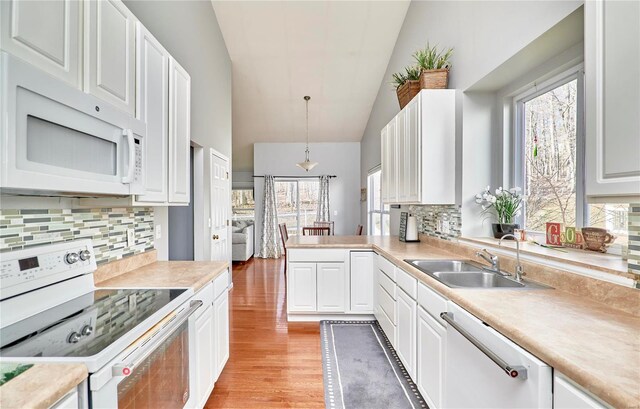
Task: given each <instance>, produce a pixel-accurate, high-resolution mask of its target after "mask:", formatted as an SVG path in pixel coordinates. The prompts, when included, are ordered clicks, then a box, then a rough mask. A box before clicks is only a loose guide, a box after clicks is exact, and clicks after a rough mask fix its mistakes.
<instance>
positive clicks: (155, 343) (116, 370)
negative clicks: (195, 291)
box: [111, 300, 203, 376]
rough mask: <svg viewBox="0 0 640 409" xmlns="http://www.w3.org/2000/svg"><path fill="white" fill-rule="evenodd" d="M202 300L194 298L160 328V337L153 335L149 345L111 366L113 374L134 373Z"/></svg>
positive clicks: (199, 305) (192, 312)
mask: <svg viewBox="0 0 640 409" xmlns="http://www.w3.org/2000/svg"><path fill="white" fill-rule="evenodd" d="M202 304H203V303H202V301H201V300H192V301H191V302H190V303H189V307H187V309H186V310H185V311H184V312H182V313H181V314H180V315H178V316H175V317H174V318H173V319H172V320H170V321H169V322H168V323H167V326H166V327H163V328H161V329H160V331H162V335H160V336H158V339H157V340H155V339H153V337H152V338H151V339H149V340H148V341H146V342H147V343H148V344H149V345H145V343H143V347H141V348H140V349H139V350H138V351H136V352H134V353H133V354H131V355H130V356H129V359H128V360H127V362H118V363H116V364H114V365H112V366H111V375H112V376H129V375H131V374H132V373H133V371H134V370H135V369H136V368H137V367H138V366H139V365H140V364H141V363H142V362H144V360H145V359H147V357H149V355H151V353H152V352H153V351H155V350H156V348H158V347H159V346H160V345H162V343H163V342H165V341H166V340H167V338H169V336H170V335H171V334H173V332H174V331H175V330H177V329H178V328H179V327H180V326H181V325H182V324H183V323H184V322H185V321H186V320H188V319H189V317H190V316H191V315H193V314H194V313H195V312H196V310H197V309H198V308H200V307H201V306H202Z"/></svg>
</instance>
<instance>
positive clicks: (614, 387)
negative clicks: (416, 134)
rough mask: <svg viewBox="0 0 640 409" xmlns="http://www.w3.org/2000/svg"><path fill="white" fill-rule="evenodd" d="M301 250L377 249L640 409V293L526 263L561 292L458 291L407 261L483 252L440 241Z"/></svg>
mask: <svg viewBox="0 0 640 409" xmlns="http://www.w3.org/2000/svg"><path fill="white" fill-rule="evenodd" d="M421 239H422V238H421ZM300 248H345V249H363V248H367V249H372V250H374V251H376V252H377V253H379V254H381V255H382V256H384V257H386V258H387V259H389V260H390V261H392V262H393V263H394V264H395V265H397V266H398V267H400V268H402V270H404V271H406V272H407V273H410V274H412V275H413V276H415V277H416V278H417V279H418V280H419V281H421V282H423V283H424V284H426V285H427V286H429V287H431V288H433V289H434V290H436V291H438V292H439V293H441V294H442V295H444V296H445V297H447V298H449V299H450V300H452V301H454V302H455V303H457V304H459V305H460V306H462V307H463V308H465V309H466V310H467V311H469V312H471V313H472V314H474V315H475V316H477V317H478V318H479V319H481V320H482V321H484V322H486V323H487V324H489V325H490V326H491V327H492V328H494V329H495V330H497V331H498V332H500V333H501V334H503V335H504V336H506V337H508V338H510V339H511V340H513V341H514V342H515V343H516V344H518V345H520V346H521V347H522V348H524V349H526V350H527V351H529V352H530V353H531V354H533V355H535V356H537V357H538V358H539V359H541V360H543V361H545V362H546V363H548V364H549V365H551V366H552V367H554V369H555V370H557V371H559V372H562V373H563V374H565V375H566V376H568V377H570V378H571V379H573V380H574V381H575V382H577V383H578V384H580V385H581V386H582V387H584V388H585V389H587V390H589V391H590V392H591V393H593V394H594V395H595V396H598V397H599V398H600V399H602V400H603V401H605V402H607V403H609V404H610V405H612V406H614V407H616V408H638V407H640V317H639V316H638V314H637V311H638V308H637V305H638V303H639V302H640V291H639V290H637V289H632V288H625V287H622V286H619V285H614V284H611V283H606V282H604V281H598V280H595V279H591V278H586V277H581V276H578V277H576V276H577V275H576V274H570V273H566V274H568V275H563V274H564V273H561V272H559V271H557V270H555V269H548V268H542V267H539V266H536V265H534V264H531V263H523V264H524V268H525V272H530V274H528V275H527V276H526V277H527V278H530V279H534V280H536V281H540V282H542V283H544V284H549V285H551V286H553V287H554V288H555V289H529V290H522V289H516V290H508V289H458V288H456V289H454V288H450V287H447V286H446V285H444V284H442V283H440V282H439V281H437V280H435V279H433V278H431V277H430V276H428V275H426V274H425V273H423V272H421V271H420V270H418V269H416V268H414V267H412V266H411V265H410V264H408V263H406V262H405V261H404V259H412V258H422V259H427V258H433V259H438V258H440V259H442V258H463V259H469V258H473V252H474V251H475V249H472V248H470V247H467V246H463V245H460V244H457V243H452V242H445V241H444V240H436V239H426V240H424V239H423V242H421V243H402V242H400V241H399V240H398V238H397V237H378V236H294V237H291V238H289V240H288V241H287V249H300ZM501 262H502V265H503V266H504V267H505V270H507V271H512V267H513V265H512V263H511V261H510V260H509V259H508V258H507V257H506V256H505V257H504V261H503V257H501ZM566 282H569V283H566ZM610 300H615V301H616V302H613V301H611V302H610ZM627 304H629V305H627ZM611 305H616V306H623V307H624V309H622V308H612V307H611ZM629 311H631V312H635V313H630V312H629Z"/></svg>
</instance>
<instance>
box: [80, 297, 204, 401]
mask: <svg viewBox="0 0 640 409" xmlns="http://www.w3.org/2000/svg"><path fill="white" fill-rule="evenodd" d="M200 306H202V301H199V300H198V301H196V300H194V301H190V302H189V303H188V304H187V305H186V306H185V307H182V308H181V309H179V310H178V311H177V312H176V313H175V314H173V315H172V316H170V317H168V318H165V320H163V322H161V323H160V324H158V325H156V326H155V327H154V328H152V329H151V330H150V331H149V332H147V334H145V335H144V336H143V337H141V338H139V339H138V340H137V341H136V342H135V343H134V344H132V345H131V346H130V347H129V348H127V351H125V352H124V353H123V354H121V355H120V356H119V357H118V358H116V359H114V360H113V361H111V362H110V363H109V364H107V365H106V366H105V367H104V368H102V369H100V370H99V371H98V372H96V373H95V374H92V375H91V376H90V377H89V389H90V404H91V407H93V408H109V409H114V408H167V409H173V408H176V409H181V408H184V407H185V406H186V405H187V402H189V399H190V397H191V390H190V376H189V374H190V367H189V353H190V352H189V325H194V324H195V323H194V320H195V316H194V315H193V314H194V313H195V311H196V310H197V309H198V308H200Z"/></svg>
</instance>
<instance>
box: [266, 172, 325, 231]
mask: <svg viewBox="0 0 640 409" xmlns="http://www.w3.org/2000/svg"><path fill="white" fill-rule="evenodd" d="M308 181H313V180H310V179H304V178H303V179H301V178H295V177H286V178H277V179H276V180H275V181H274V182H275V183H278V182H295V183H296V203H297V206H296V235H298V236H302V228H303V227H304V226H302V225H301V224H300V182H308ZM319 191H320V181H319V180H318V192H319Z"/></svg>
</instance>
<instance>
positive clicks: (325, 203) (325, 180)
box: [316, 175, 331, 222]
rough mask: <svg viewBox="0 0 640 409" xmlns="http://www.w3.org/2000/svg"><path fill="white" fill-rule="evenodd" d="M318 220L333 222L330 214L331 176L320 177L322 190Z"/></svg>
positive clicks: (319, 195) (319, 194)
mask: <svg viewBox="0 0 640 409" xmlns="http://www.w3.org/2000/svg"><path fill="white" fill-rule="evenodd" d="M316 220H317V221H319V222H328V221H330V220H331V214H330V212H329V176H327V175H323V176H320V190H319V191H318V212H317V214H316Z"/></svg>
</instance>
